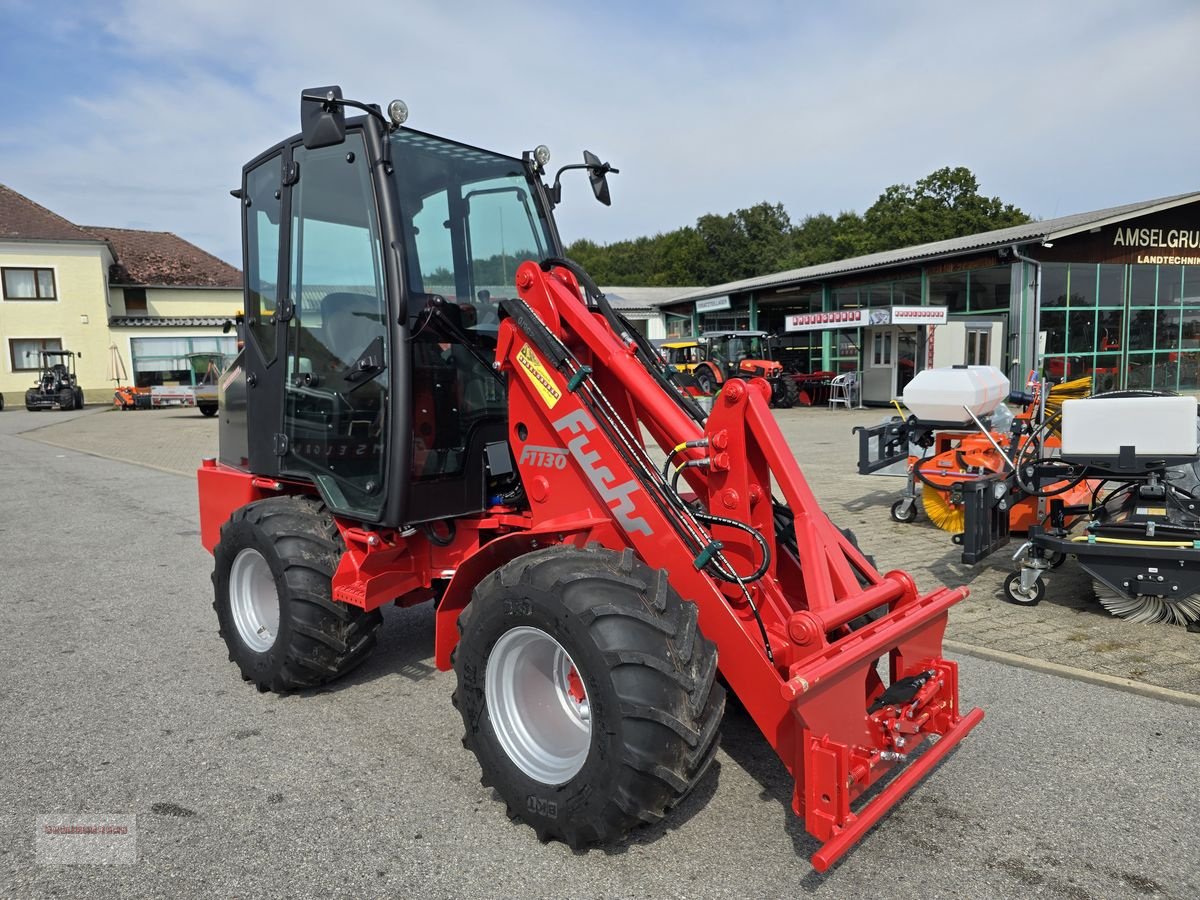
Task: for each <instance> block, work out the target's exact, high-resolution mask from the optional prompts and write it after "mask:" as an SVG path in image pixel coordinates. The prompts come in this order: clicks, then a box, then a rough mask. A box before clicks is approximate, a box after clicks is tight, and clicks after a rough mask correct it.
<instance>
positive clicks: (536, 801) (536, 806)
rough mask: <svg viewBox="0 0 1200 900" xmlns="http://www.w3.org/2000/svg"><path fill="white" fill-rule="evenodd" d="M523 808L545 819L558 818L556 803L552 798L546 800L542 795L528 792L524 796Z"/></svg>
mask: <svg viewBox="0 0 1200 900" xmlns="http://www.w3.org/2000/svg"><path fill="white" fill-rule="evenodd" d="M525 809H526V810H527V811H528V812H531V813H533V814H534V815H536V816H543V817H545V818H547V819H557V818H558V804H557V803H555V802H554V801H553V800H546V799H544V798H542V797H535V796H533V794H530V795H529V796H528V797H526V798H525Z"/></svg>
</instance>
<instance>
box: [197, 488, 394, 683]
mask: <svg viewBox="0 0 1200 900" xmlns="http://www.w3.org/2000/svg"><path fill="white" fill-rule="evenodd" d="M246 547H254V548H255V549H257V550H258V551H259V552H260V553H262V555H263V557H264V558H265V559H266V560H267V563H268V565H269V566H270V567H271V571H272V573H273V574H274V576H275V587H276V590H277V591H278V592H279V605H280V624H279V632H278V634H277V636H276V639H275V643H274V644H272V646H271V647H270V648H269V649H267V650H266V651H264V652H262V653H258V652H255V651H254V650H252V649H251V648H249V647H247V646H246V645H245V644H244V643H242V641H241V638H240V637H239V636H238V632H237V628H236V627H235V626H234V624H233V620H232V614H231V611H230V607H229V569H230V567H231V566H232V565H233V560H234V559H235V557H236V556H237V554H238V553H239V552H240V551H241V550H243V549H245V548H246ZM343 552H344V547H343V544H342V541H341V535H340V534H339V532H338V529H337V525H336V524H334V521H333V518H332V516H331V515H330V514H329V512H328V510H327V509H326V508H325V506H324V505H323V504H322V503H321V502H320V501H318V500H315V499H313V498H309V497H270V498H268V499H266V500H259V501H257V502H255V503H251V504H249V505H247V506H243V507H242V508H241V509H238V510H235V511H234V513H233V515H231V516H230V517H229V521H227V522H226V523H225V524H224V525H222V526H221V540H220V542H219V543H218V544H217V546H216V548H215V550H214V551H213V557H214V562H215V565H214V570H213V587H214V593H215V598H214V600H213V609H214V610H216V613H217V621H218V623H219V629H218V633H219V634H220V636H221V637H222V638H223V639H224V640H225V643H226V645H227V647H228V648H229V659H230V661H232V662H235V663H237V665H238V667H239V668H240V669H241V672H242V676H243V677H244V678H245V679H246V680H247V681H253V682H254V683H255V684H256V685H257V686H258V689H259V690H261V691H274V692H276V693H286V692H288V691H299V690H307V689H310V688H315V687H319V686H320V685H322V684H325V683H326V682H329V681H332V680H333V679H335V678H339V677H341V676H342V675H345V674H346V673H347V672H349V671H350V670H351V669H353V668H354V667H355V666H357V665H358V664H359V663H361V662H362V661H363V660H364V659H366V657H367V655H368V654H369V653H370V652H371V649H372V648H373V647H374V646H375V632H376V630H377V629H378V627H379V624H380V623H381V622H382V621H383V619H382V616H381V615H380V612H379V610H377V609H376V610H372V611H371V612H364V611H363V610H361V609H359V608H358V607H354V606H350V605H348V604H345V603H339V602H337V601H335V600H334V599H333V586H332V578H333V573H334V571H335V570H336V568H337V565H338V560H339V559H340V558H341V555H342V553H343Z"/></svg>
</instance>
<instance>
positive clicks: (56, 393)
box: [25, 350, 83, 412]
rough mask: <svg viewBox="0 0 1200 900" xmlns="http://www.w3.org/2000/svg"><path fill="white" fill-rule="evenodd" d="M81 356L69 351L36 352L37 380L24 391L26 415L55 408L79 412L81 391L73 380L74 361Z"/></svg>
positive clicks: (76, 379)
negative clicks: (27, 411) (77, 410)
mask: <svg viewBox="0 0 1200 900" xmlns="http://www.w3.org/2000/svg"><path fill="white" fill-rule="evenodd" d="M82 355H83V354H82V353H74V352H72V351H70V350H39V351H38V363H39V365H38V378H37V382H36V383H35V384H34V386H33V387H31V388H29V389H28V390H27V391H25V408H26V409H27V410H29V411H30V412H33V411H34V410H38V409H54V407H56V406H57V407H58V408H59V409H63V410H70V409H83V388H81V387H80V386H79V379H78V378H76V377H75V358H76V357H78V356H82Z"/></svg>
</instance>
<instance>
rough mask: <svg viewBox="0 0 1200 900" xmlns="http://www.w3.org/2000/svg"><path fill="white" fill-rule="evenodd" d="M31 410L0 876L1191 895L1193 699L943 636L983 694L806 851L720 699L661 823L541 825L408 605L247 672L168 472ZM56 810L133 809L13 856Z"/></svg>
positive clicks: (8, 446) (275, 890)
mask: <svg viewBox="0 0 1200 900" xmlns="http://www.w3.org/2000/svg"><path fill="white" fill-rule="evenodd" d="M19 415H20V416H24V415H26V414H25V413H23V412H22V413H20V414H19ZM103 415H108V414H96V413H90V412H89V413H85V414H84V417H83V418H81V419H80V420H79V421H80V422H81V423H82V422H88V421H91V419H92V418H94V417H95V418H98V417H99V416H103ZM113 415H114V416H115V415H116V414H113ZM146 415H164V414H163V413H158V414H154V413H149V414H146ZM165 415H173V413H165ZM10 416H12V418H10ZM40 421H41V420H38V421H35V422H29V421H28V420H26V422H21V421H18V414H15V413H5V414H3V415H0V458H3V460H4V463H3V477H2V478H0V509H2V510H3V515H0V566H2V567H3V571H4V572H5V573H6V576H7V577H6V578H5V579H3V581H0V602H2V604H3V608H4V609H5V611H6V612H5V627H4V628H3V629H0V659H2V660H3V661H4V662H5V664H6V665H5V670H6V676H5V678H4V679H3V681H0V716H2V721H3V723H4V727H3V728H0V759H3V760H4V763H5V764H4V769H3V776H2V778H0V834H3V835H4V839H3V840H0V896H4V897H27V896H59V895H78V894H86V895H101V894H122V895H130V896H166V895H170V896H180V895H201V896H251V895H267V894H269V895H272V896H295V897H309V896H313V897H315V896H347V897H360V896H385V895H390V896H396V895H399V896H414V895H421V896H428V897H463V896H481V897H498V896H531V897H542V896H547V897H550V896H570V897H578V896H609V897H626V896H634V895H637V896H697V897H699V896H720V895H725V896H751V897H774V896H784V895H787V894H815V895H818V896H824V897H856V898H861V897H875V896H896V897H930V898H933V897H1014V896H1022V897H1024V896H1040V897H1067V898H1072V900H1083V898H1116V897H1151V896H1159V897H1173V898H1189V897H1195V896H1197V895H1200V857H1198V854H1197V853H1196V850H1195V845H1196V836H1195V835H1196V826H1195V815H1196V803H1197V797H1200V767H1197V765H1196V750H1197V737H1196V734H1197V729H1198V726H1200V710H1197V709H1196V708H1193V707H1188V706H1181V705H1177V704H1171V703H1165V702H1161V701H1157V700H1154V699H1150V698H1145V697H1140V696H1134V695H1130V694H1127V693H1122V692H1117V691H1113V690H1110V689H1107V688H1103V687H1098V686H1095V685H1091V684H1086V683H1081V682H1078V681H1074V680H1069V679H1063V678H1059V677H1055V676H1051V675H1045V674H1040V673H1037V672H1032V671H1028V670H1025V669H1021V668H1014V667H1009V666H1004V665H999V664H996V663H993V662H988V661H985V660H981V659H977V658H973V657H969V656H968V657H963V658H961V660H960V662H961V666H962V695H963V698H964V701H965V702H968V703H970V704H977V705H979V706H981V707H983V708H984V709H985V710H986V711H987V718H986V719H985V720H984V722H983V723H982V724H981V725H980V726H979V728H977V729H976V731H975V732H974V733H973V734H972V735H971V736H970V737H969V738H968V739H967V740H966V741H965V742H964V743H963V744H962V745H961V746H960V747H959V748H958V749H957V750H956V751H954V752H953V753H952V754H951V756H950V757H949V758H948V760H947V761H946V762H945V763H943V764H942V765H941V766H940V767H939V768H938V769H937V770H936V771H935V772H934V773H933V774H932V776H931V777H929V778H928V779H926V780H925V781H923V782H922V783H921V784H920V785H919V786H918V787H917V788H916V790H915V791H914V792H913V794H911V795H910V796H909V797H908V799H907V800H906V801H904V802H903V803H902V804H901V805H900V806H898V807H897V808H896V809H895V810H893V812H892V813H891V814H890V815H888V816H887V817H886V818H885V819H884V821H883V822H882V823H880V825H879V826H877V827H876V828H875V829H874V830H873V831H872V832H871V833H870V834H869V835H868V836H867V837H866V839H865V840H864V841H863V842H862V843H861V844H860V845H859V846H858V847H857V848H855V849H854V850H853V851H852V852H851V854H850V855H849V856H848V857H847V858H846V859H845V860H844V861H843V862H841V863H840V864H839V865H837V866H836V867H835V868H834V869H833V870H832V871H831V872H829V873H827V874H825V875H818V874H816V873H815V872H814V871H813V870H812V869H811V867H810V865H809V863H808V855H809V854H811V852H813V850H814V849H815V847H816V845H815V843H814V842H813V841H812V840H811V839H809V838H808V837H807V836H806V835H805V833H804V831H803V827H802V825H801V824H800V823H799V822H798V821H797V820H795V818H794V817H793V816H792V814H791V812H790V810H789V808H788V803H789V798H790V791H791V784H790V782H789V780H788V777H787V774H786V772H785V771H784V769H783V767H782V765H781V764H780V763H779V762H778V761H777V760H776V759H775V758H774V756H773V753H772V751H771V750H770V749H769V747H768V746H767V745H766V743H765V742H764V741H763V739H762V738H761V737H760V736H759V735H758V733H757V732H756V730H755V729H754V727H753V725H752V724H751V723H750V722H749V721H748V719H746V717H745V716H744V715H742V714H739V713H738V712H737V711H736V710H735V711H731V712H730V714H729V715H728V716H727V718H726V722H725V726H724V734H723V741H722V749H721V751H720V752H719V755H718V759H717V765H716V766H714V768H713V770H712V771H710V773H709V774H708V775H707V776H706V778H705V780H704V781H703V782H702V783H701V784H700V785H699V787H698V788H697V790H696V791H695V792H694V793H693V794H692V795H691V796H690V797H688V798H687V799H686V800H685V801H684V802H683V803H682V804H681V805H680V807H678V808H677V809H676V810H675V811H674V813H673V814H672V815H671V816H670V817H669V819H668V820H667V822H666V823H664V824H663V825H660V826H658V827H654V828H649V829H643V830H641V831H638V832H636V833H635V834H634V835H633V836H632V838H631V839H630V840H629V841H628V842H627V843H625V844H623V845H621V846H619V847H616V848H609V849H593V850H590V851H587V852H582V853H572V852H571V851H570V850H569V849H567V848H566V847H565V846H563V845H561V844H548V845H541V844H539V843H538V842H537V840H536V838H535V837H534V835H533V833H532V832H531V831H530V830H529V829H527V828H525V827H523V826H519V825H515V824H512V823H510V822H509V821H508V819H507V818H506V816H505V815H504V810H503V806H502V805H501V804H500V803H499V802H498V801H497V800H496V799H495V797H494V795H493V793H492V791H491V790H490V789H485V788H483V787H481V786H480V785H479V783H478V774H479V773H478V768H477V766H476V763H475V760H474V758H473V757H472V756H471V755H470V754H469V753H468V752H467V751H465V750H463V749H462V748H461V747H460V744H459V740H458V738H459V736H460V734H461V723H460V721H459V719H458V716H457V713H456V712H455V711H454V710H453V708H452V707H451V705H450V702H449V696H450V692H451V690H452V689H453V680H454V678H453V675H452V674H449V673H439V672H437V671H436V670H435V669H434V668H433V665H432V615H431V611H430V610H429V609H428V608H427V607H418V608H416V609H413V610H408V611H403V612H401V611H396V610H391V609H389V610H387V611H386V612H385V622H384V626H383V628H382V632H381V640H380V646H379V647H378V648H377V649H376V651H375V653H374V654H373V656H372V657H371V658H370V659H369V660H368V661H367V662H366V663H365V664H364V665H363V666H362V667H361V668H360V669H359V670H357V671H356V672H355V673H353V674H352V675H351V676H349V677H348V678H346V679H345V680H344V681H342V682H340V683H338V684H336V685H334V686H331V687H330V688H329V689H327V690H323V691H319V692H315V693H312V694H310V695H294V696H288V697H278V696H275V695H270V694H259V693H258V692H257V691H255V690H254V689H253V688H251V687H249V686H248V685H246V684H245V683H243V682H242V680H241V678H240V677H239V675H238V673H237V671H236V669H235V667H234V666H233V665H232V664H231V663H229V662H227V661H226V653H225V649H224V646H223V644H222V643H221V641H220V639H219V638H218V637H217V634H216V623H215V617H214V615H213V612H212V609H211V601H212V593H211V587H210V583H209V573H210V571H211V560H210V558H209V557H208V555H207V554H206V553H205V552H204V551H203V550H202V549H201V548H200V546H199V542H198V534H197V523H196V499H195V482H194V480H193V479H192V478H190V477H189V476H186V475H177V474H173V473H170V472H167V471H160V470H154V469H148V468H145V467H143V466H136V465H130V464H126V463H121V462H115V461H112V460H108V459H104V458H102V457H99V456H93V455H89V454H88V453H84V452H80V451H76V450H69V449H59V448H54V447H51V446H48V445H46V444H43V443H38V442H35V441H31V440H29V439H28V437H38V436H39V433H38V432H34V433H31V434H29V436H28V437H18V436H13V432H17V431H20V430H22V429H23V428H24V427H26V425H27V424H34V425H37V424H39V423H40ZM161 423H162V424H163V425H165V424H166V420H165V419H163V420H161ZM157 426H158V423H155V427H157ZM126 427H133V426H126ZM41 434H42V436H44V432H43V433H41ZM93 452H94V448H93ZM54 814H69V815H79V814H84V815H87V816H90V817H96V818H98V819H103V818H105V817H115V816H129V815H132V816H134V817H136V818H135V821H136V831H137V862H136V863H134V864H132V865H111V866H80V865H46V864H39V863H38V862H37V861H36V858H35V855H34V847H35V829H36V826H37V819H38V817H40V816H47V815H54Z"/></svg>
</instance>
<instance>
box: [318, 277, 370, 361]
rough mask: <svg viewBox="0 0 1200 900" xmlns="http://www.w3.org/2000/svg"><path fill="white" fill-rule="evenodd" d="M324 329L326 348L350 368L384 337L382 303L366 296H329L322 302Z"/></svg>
mask: <svg viewBox="0 0 1200 900" xmlns="http://www.w3.org/2000/svg"><path fill="white" fill-rule="evenodd" d="M321 328H322V332H323V335H324V338H325V346H326V347H327V348H328V349H329V351H330V352H331V353H332V354H333V355H334V356H335V357H337V359H338V360H340V361H341V363H342V366H343V367H348V366H350V365H352V364H353V363H354V361H355V360H356V359H358V357H359V356H361V355H362V352H363V351H364V350H366V349H367V347H368V346H370V344H371V341H373V340H375V338H377V337H380V336H382V335H383V333H384V330H383V316H382V314H381V313H380V312H379V301H378V300H377V299H376V298H375V297H371V296H369V295H367V294H352V293H349V292H343V291H339V292H335V293H332V294H326V295H325V299H323V300H322V301H321Z"/></svg>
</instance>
